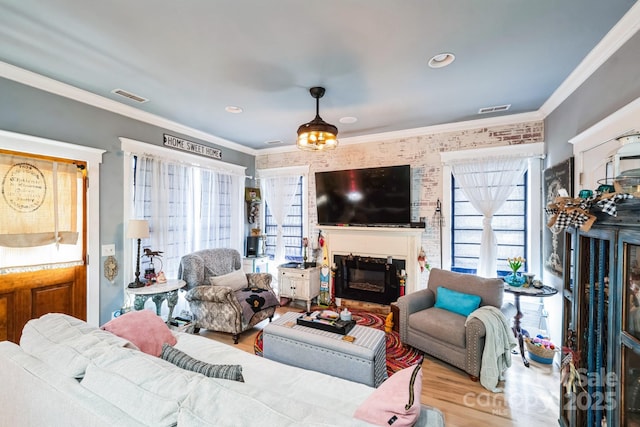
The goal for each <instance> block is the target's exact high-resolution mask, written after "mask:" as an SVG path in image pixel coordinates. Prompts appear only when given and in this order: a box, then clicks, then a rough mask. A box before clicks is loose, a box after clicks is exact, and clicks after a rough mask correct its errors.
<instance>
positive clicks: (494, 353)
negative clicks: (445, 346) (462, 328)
mask: <svg viewBox="0 0 640 427" xmlns="http://www.w3.org/2000/svg"><path fill="white" fill-rule="evenodd" d="M474 317H475V318H476V319H479V320H480V321H481V322H482V323H484V327H485V329H486V331H487V334H486V336H485V340H484V351H483V352H482V365H481V367H480V384H482V386H483V387H484V388H486V389H487V390H489V391H492V392H494V393H499V392H502V391H503V390H502V389H501V388H499V387H498V381H500V380H502V379H504V377H503V373H504V371H505V370H506V369H507V368H508V367H509V366H511V350H512V349H513V348H515V347H516V345H517V342H516V339H515V337H514V336H513V332H512V331H511V327H510V326H509V323H508V322H507V318H506V317H504V314H502V312H501V311H500V310H499V309H498V308H496V307H493V306H490V305H485V306H482V307H480V308H478V309H477V310H475V311H474V312H472V313H471V314H470V315H469V317H467V322H469V320H470V319H472V318H474ZM465 324H466V322H465Z"/></svg>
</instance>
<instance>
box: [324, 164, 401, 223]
mask: <svg viewBox="0 0 640 427" xmlns="http://www.w3.org/2000/svg"><path fill="white" fill-rule="evenodd" d="M315 177H316V205H317V207H318V224H319V225H355V226H358V225H360V226H384V225H408V224H409V223H410V221H411V167H410V166H409V165H403V166H386V167H376V168H365V169H349V170H339V171H329V172H316V174H315Z"/></svg>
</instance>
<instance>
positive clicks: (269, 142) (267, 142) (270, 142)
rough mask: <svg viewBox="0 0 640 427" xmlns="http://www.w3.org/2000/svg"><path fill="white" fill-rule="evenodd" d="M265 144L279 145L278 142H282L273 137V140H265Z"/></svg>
mask: <svg viewBox="0 0 640 427" xmlns="http://www.w3.org/2000/svg"><path fill="white" fill-rule="evenodd" d="M265 144H267V145H279V144H282V141H280V140H279V139H274V140H273V141H265Z"/></svg>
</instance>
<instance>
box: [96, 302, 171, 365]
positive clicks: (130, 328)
mask: <svg viewBox="0 0 640 427" xmlns="http://www.w3.org/2000/svg"><path fill="white" fill-rule="evenodd" d="M102 329H104V330H105V331H109V332H111V333H112V334H114V335H117V336H119V337H121V338H124V339H126V340H129V341H131V342H132V343H134V344H135V345H136V346H137V347H138V348H139V349H140V351H143V352H145V353H147V354H150V355H152V356H160V353H162V344H164V343H167V344H169V345H175V344H176V342H178V341H177V340H176V337H175V336H173V334H172V333H171V330H170V329H169V327H168V326H167V324H166V323H164V321H163V320H162V319H161V318H160V316H158V315H156V314H155V313H154V312H152V311H150V310H141V311H130V312H128V313H125V314H123V315H122V316H119V317H116V318H115V319H113V320H111V321H109V322H107V323H105V324H104V325H103V326H102Z"/></svg>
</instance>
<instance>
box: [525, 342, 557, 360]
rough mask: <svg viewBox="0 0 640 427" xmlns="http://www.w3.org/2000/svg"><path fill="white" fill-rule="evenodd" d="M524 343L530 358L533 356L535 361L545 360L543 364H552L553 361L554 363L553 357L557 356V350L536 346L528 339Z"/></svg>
mask: <svg viewBox="0 0 640 427" xmlns="http://www.w3.org/2000/svg"><path fill="white" fill-rule="evenodd" d="M524 343H525V344H526V346H527V351H528V352H529V356H530V357H531V356H532V355H533V356H535V357H532V359H533V360H536V359H544V362H542V363H551V361H553V356H555V354H556V350H555V349H553V350H552V349H549V348H546V347H542V346H538V345H535V344H533V343H532V342H531V341H530V340H529V339H526V340H525V342H524ZM536 361H539V360H536Z"/></svg>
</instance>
